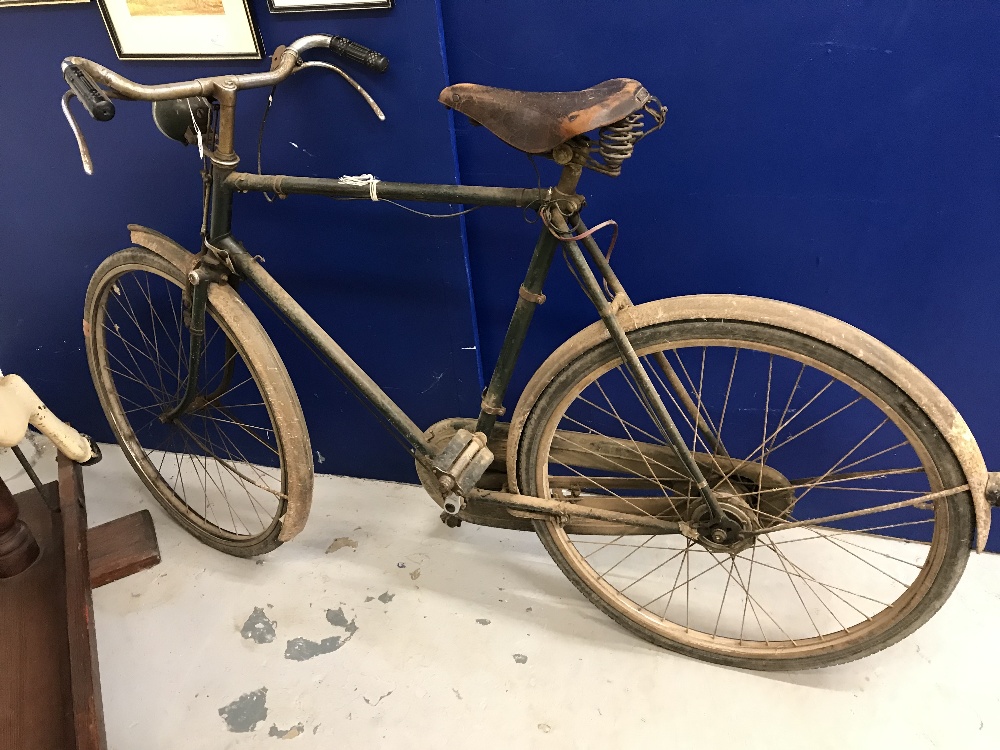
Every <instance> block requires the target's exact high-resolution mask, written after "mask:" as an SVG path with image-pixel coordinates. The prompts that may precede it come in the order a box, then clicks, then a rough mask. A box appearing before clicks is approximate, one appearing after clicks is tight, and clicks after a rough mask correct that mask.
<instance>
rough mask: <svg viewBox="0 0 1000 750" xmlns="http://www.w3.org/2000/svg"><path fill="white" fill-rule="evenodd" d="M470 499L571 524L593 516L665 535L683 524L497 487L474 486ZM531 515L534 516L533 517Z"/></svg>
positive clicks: (595, 518)
mask: <svg viewBox="0 0 1000 750" xmlns="http://www.w3.org/2000/svg"><path fill="white" fill-rule="evenodd" d="M469 499H470V500H481V501H482V502H486V503H496V504H497V505H501V506H503V507H504V508H513V509H515V510H521V511H529V512H534V513H541V514H544V515H546V516H560V517H562V518H563V519H564V522H565V523H567V524H569V523H571V522H572V521H573V520H574V519H581V518H586V519H593V520H595V521H607V522H610V523H614V524H618V525H621V526H625V527H637V528H641V529H646V533H647V534H648V533H649V531H648V530H649V529H656V530H657V531H660V532H662V533H665V534H679V533H680V531H681V527H680V523H678V522H677V521H666V520H664V519H662V518H657V517H656V516H653V515H639V514H637V513H622V512H620V511H616V510H605V509H604V508H593V507H591V506H589V505H578V504H576V503H567V502H564V501H562V500H547V499H545V498H542V497H531V496H529V495H512V494H511V493H509V492H496V491H494V490H480V489H474V490H472V491H471V492H469ZM531 517H532V518H533V517H534V516H531Z"/></svg>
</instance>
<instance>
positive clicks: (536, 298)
mask: <svg viewBox="0 0 1000 750" xmlns="http://www.w3.org/2000/svg"><path fill="white" fill-rule="evenodd" d="M517 296H518V297H520V298H521V299H523V300H525V301H526V302H534V303H535V304H536V305H544V304H545V300H546V297H545V295H544V294H535V293H534V292H530V291H528V290H527V289H525V288H524V284H521V286H519V287H518V289H517Z"/></svg>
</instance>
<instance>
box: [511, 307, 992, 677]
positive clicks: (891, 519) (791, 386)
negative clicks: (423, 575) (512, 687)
mask: <svg viewBox="0 0 1000 750" xmlns="http://www.w3.org/2000/svg"><path fill="white" fill-rule="evenodd" d="M733 299H734V298H728V302H729V303H730V304H729V305H728V306H727V305H720V306H719V307H720V310H721V309H723V308H725V309H729V310H731V309H732V300H733ZM757 302H758V303H763V302H764V301H757ZM651 304H660V303H651ZM767 304H770V305H772V306H773V309H771V310H770V312H771V313H772V314H771V315H770V317H769V320H768V321H767V322H759V321H754V320H750V319H744V320H740V319H738V318H739V316H736V315H722V314H720V315H715V316H713V315H712V314H706V315H703V316H699V317H698V318H696V319H688V320H685V319H670V317H671V316H662V317H661V318H660V320H663V321H664V322H659V323H657V322H655V320H656V316H651V319H652V321H653V322H651V323H649V324H647V325H645V326H644V327H640V328H638V329H637V330H634V331H632V332H630V333H629V339H630V341H631V343H632V345H633V347H634V348H635V350H636V352H637V353H638V354H639V355H640V358H641V361H642V363H643V365H644V367H645V368H646V371H647V373H649V375H650V378H651V379H652V381H653V383H654V385H655V387H656V388H657V390H658V392H659V394H660V396H661V398H662V400H663V402H664V403H665V405H666V406H667V409H668V411H670V413H671V417H672V418H673V419H674V421H675V423H676V424H677V426H678V427H679V428H680V429H681V432H682V434H686V438H687V445H688V447H689V448H690V449H691V450H692V452H693V454H694V457H695V460H696V461H697V462H698V463H699V465H700V466H701V467H702V469H703V472H704V473H705V475H706V479H707V480H708V481H709V483H710V484H711V485H712V487H713V488H714V490H715V492H716V495H717V497H718V499H719V500H720V502H721V503H722V504H723V507H724V508H725V509H726V511H727V514H728V515H729V516H730V517H731V518H736V519H737V520H738V521H739V522H740V524H741V525H742V526H743V528H744V530H745V531H746V532H747V533H746V534H745V535H744V536H743V538H742V540H741V541H740V542H738V543H734V544H730V543H726V544H713V543H711V542H710V541H708V540H706V539H705V538H701V537H699V538H688V537H686V536H682V535H679V534H677V535H664V534H650V533H649V530H648V528H642V527H635V528H631V529H629V528H617V529H614V528H612V529H609V528H607V526H604V527H602V526H600V525H599V524H589V525H588V524H587V523H579V522H578V523H574V524H573V525H569V526H567V525H564V524H563V523H561V522H560V521H557V520H551V521H549V520H546V521H537V522H536V529H537V532H538V535H539V537H540V538H541V541H542V543H543V544H544V546H545V548H546V550H548V552H549V554H550V555H551V556H552V558H553V559H554V560H555V562H556V563H557V564H558V565H559V567H560V568H561V569H562V571H563V572H564V573H565V574H566V575H567V576H568V577H569V579H570V580H571V581H572V582H573V583H574V584H575V585H576V586H577V588H578V589H580V591H581V592H582V593H583V594H584V595H585V596H586V597H587V598H588V599H590V601H592V602H593V603H594V604H595V605H596V606H597V607H599V608H600V609H601V610H603V611H604V612H605V613H607V614H608V615H609V616H610V617H611V618H612V619H614V620H615V621H616V622H618V623H620V624H621V625H623V626H624V627H625V628H626V629H628V630H630V631H631V632H633V633H635V634H637V635H639V636H641V637H642V638H645V639H646V640H648V641H651V642H652V643H654V644H656V645H658V646H662V647H664V648H668V649H671V650H674V651H679V652H681V653H684V654H687V655H690V656H695V657H697V658H701V659H704V660H707V661H712V662H716V663H720V664H726V665H730V666H735V667H743V668H749V669H768V670H790V669H805V668H813V667H821V666H828V665H832V664H837V663H842V662H846V661H850V660H853V659H856V658H859V657H862V656H865V655H867V654H871V653H874V652H876V651H879V650H881V649H883V648H885V647H886V646H888V645H890V644H892V643H894V642H896V641H898V640H900V639H901V638H903V637H905V636H906V635H908V634H909V633H911V632H913V631H914V630H916V629H917V628H918V627H919V626H920V625H921V624H923V623H924V622H926V621H927V620H928V619H929V618H930V617H931V615H933V614H934V612H936V611H937V609H938V608H939V607H940V606H941V605H942V604H943V602H944V601H945V599H946V598H947V597H948V595H949V594H950V593H951V591H952V590H953V588H954V587H955V585H956V583H957V582H958V579H959V577H960V575H961V573H962V571H963V570H964V568H965V564H966V561H967V559H968V554H969V547H970V540H971V535H972V528H973V520H972V512H971V500H970V497H969V495H968V494H967V493H964V494H959V495H954V496H951V497H947V498H944V499H941V500H937V501H934V502H932V503H925V504H923V505H917V506H904V507H901V508H896V509H893V510H888V509H881V510H879V509H878V506H884V505H887V504H890V503H892V502H895V501H899V500H906V499H908V498H915V497H919V496H921V495H924V494H927V493H929V492H934V491H938V490H942V489H950V488H952V487H957V486H961V485H962V484H964V483H965V478H964V474H963V472H962V469H961V466H960V465H959V463H958V461H957V460H956V457H955V455H954V454H953V453H952V451H951V449H950V447H949V444H948V442H947V441H946V440H945V438H944V437H943V436H942V434H941V432H940V431H939V430H938V429H937V428H936V427H935V425H934V423H933V421H932V420H931V419H930V418H929V417H928V415H927V414H926V413H925V412H924V411H923V410H922V409H921V407H920V406H919V404H918V403H917V401H916V400H914V398H912V397H911V395H909V394H908V393H907V392H906V391H904V390H903V389H902V388H901V387H900V386H899V385H897V383H896V382H894V381H893V380H891V379H889V378H888V377H886V376H885V375H884V374H883V373H881V372H880V371H879V370H877V369H876V368H874V367H872V366H871V365H869V364H867V363H866V362H865V361H862V359H860V358H858V357H856V356H853V355H851V354H850V353H848V352H846V351H845V350H844V349H843V348H841V347H839V346H838V345H837V342H838V340H839V335H840V334H841V333H842V332H843V331H846V330H847V329H849V326H847V325H846V324H844V323H841V322H840V321H836V320H834V319H832V318H827V317H826V316H822V315H820V314H819V313H816V312H813V311H810V310H806V309H803V308H797V307H793V306H791V305H783V304H781V303H767ZM783 316H786V317H785V318H784V320H785V323H782V317H783ZM793 316H794V318H795V324H794V325H793V324H792V319H793ZM674 317H676V316H674ZM681 317H682V318H683V316H681ZM734 318H736V319H734ZM804 319H805V321H806V323H803V320H804ZM803 330H811V331H813V332H814V334H813V335H809V334H806V333H803ZM850 330H851V331H854V333H857V332H856V331H855V330H854V329H850ZM571 341H572V340H571ZM585 341H587V340H586V338H584V339H581V343H583V342H585ZM870 345H871V346H877V347H881V349H880V350H879V353H880V354H881V353H882V352H883V351H884V352H889V350H888V349H886V348H885V347H884V346H883V345H881V344H878V343H877V342H874V340H872V341H871V343H870ZM560 351H561V352H562V354H561V355H560V356H561V363H560V365H559V367H558V368H557V369H558V371H550V372H549V373H547V377H546V381H547V385H545V386H544V387H543V388H541V389H540V391H538V393H537V396H536V398H535V400H534V402H533V404H532V405H531V406H530V409H528V410H527V416H526V422H525V425H524V429H523V432H522V436H521V439H520V441H519V444H518V452H517V464H516V466H517V469H516V471H517V477H518V484H519V486H520V488H521V490H522V491H523V492H525V493H526V494H530V495H536V496H541V497H555V498H557V499H560V500H568V501H570V502H576V503H581V504H588V505H595V506H600V507H603V508H609V509H614V510H622V511H625V512H630V513H648V514H650V515H655V516H657V517H660V518H664V519H670V520H673V521H684V522H685V523H686V524H690V525H691V526H694V527H696V526H697V525H698V523H699V521H700V520H701V519H704V518H705V517H706V514H707V509H706V508H705V507H704V506H703V502H702V501H701V499H700V497H699V495H698V492H697V491H696V490H695V489H694V488H693V487H692V485H691V482H690V481H689V480H688V479H687V476H686V474H685V473H684V471H683V468H682V465H681V464H680V463H679V461H678V460H677V459H676V457H675V455H674V454H673V451H672V449H670V448H669V447H668V446H667V444H666V441H665V439H664V438H663V437H662V435H661V434H660V431H659V430H658V428H657V427H656V423H655V421H654V420H653V418H652V417H651V416H650V414H649V411H648V409H647V408H646V406H645V405H644V402H643V400H642V398H641V397H640V395H639V393H640V391H639V390H638V388H637V386H636V383H635V382H634V381H633V379H632V377H631V375H630V374H629V372H628V370H627V369H626V368H625V367H624V366H623V364H622V360H621V358H620V355H619V353H618V350H617V348H616V347H615V345H614V344H613V343H612V342H611V341H610V340H607V338H606V337H604V340H597V341H595V340H593V339H591V340H590V341H589V344H588V345H585V346H581V347H579V348H578V350H575V351H574V350H573V347H572V345H569V344H568V345H564V347H563V349H562V350H560ZM890 354H891V353H890ZM892 356H896V355H892ZM519 410H521V407H520V406H519ZM515 419H516V418H515ZM859 510H862V511H863V510H869V512H868V513H866V514H863V515H859V516H853V517H851V518H848V519H842V520H840V521H837V522H830V521H826V522H824V521H822V520H818V521H817V522H816V523H815V524H808V523H807V524H805V525H801V526H797V527H794V528H786V529H779V528H776V530H775V531H774V532H768V528H769V527H778V526H779V525H781V524H788V523H790V522H795V521H809V520H810V519H822V518H824V517H826V516H830V515H834V514H839V513H844V512H853V511H859Z"/></svg>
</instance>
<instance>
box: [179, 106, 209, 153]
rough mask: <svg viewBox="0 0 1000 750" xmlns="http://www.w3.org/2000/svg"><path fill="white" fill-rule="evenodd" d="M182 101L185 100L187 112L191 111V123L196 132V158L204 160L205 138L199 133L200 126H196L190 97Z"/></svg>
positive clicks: (196, 122)
mask: <svg viewBox="0 0 1000 750" xmlns="http://www.w3.org/2000/svg"><path fill="white" fill-rule="evenodd" d="M184 101H186V102H187V105H188V112H190V113H191V124H192V125H194V132H195V133H197V134H198V158H199V159H201V160H202V161H204V160H205V139H204V137H203V136H202V134H201V128H199V127H198V120H197V119H196V118H195V116H194V110H193V109H191V98H190V97H188V98H187V99H185V100H184Z"/></svg>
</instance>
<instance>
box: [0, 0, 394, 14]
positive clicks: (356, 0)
mask: <svg viewBox="0 0 1000 750" xmlns="http://www.w3.org/2000/svg"><path fill="white" fill-rule="evenodd" d="M0 2H3V0H0ZM267 4H268V6H269V7H270V8H271V12H272V13H295V12H302V11H307V10H367V9H369V8H391V7H392V0H267Z"/></svg>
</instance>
